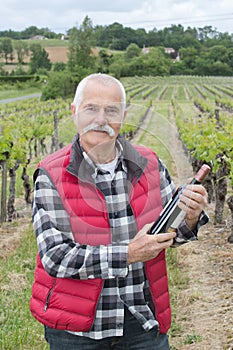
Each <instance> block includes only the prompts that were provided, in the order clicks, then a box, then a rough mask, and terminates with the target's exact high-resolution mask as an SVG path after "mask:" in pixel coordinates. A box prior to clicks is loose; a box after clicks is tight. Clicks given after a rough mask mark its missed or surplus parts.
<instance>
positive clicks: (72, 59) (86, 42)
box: [68, 16, 95, 72]
mask: <svg viewBox="0 0 233 350" xmlns="http://www.w3.org/2000/svg"><path fill="white" fill-rule="evenodd" d="M94 45H95V41H94V34H93V27H92V22H91V20H90V18H89V17H88V16H86V17H85V18H84V20H83V23H82V24H81V25H80V27H79V28H76V27H73V28H72V29H70V31H69V54H68V58H69V60H68V67H69V70H70V71H71V72H76V71H78V70H79V67H82V68H86V69H88V68H90V67H93V65H94V61H95V59H94V57H93V55H92V47H93V46H94Z"/></svg>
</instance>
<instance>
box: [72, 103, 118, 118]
mask: <svg viewBox="0 0 233 350" xmlns="http://www.w3.org/2000/svg"><path fill="white" fill-rule="evenodd" d="M99 113H104V116H105V117H106V118H108V119H118V118H121V117H122V104H121V103H113V104H111V105H99V104H94V103H89V104H87V105H84V106H83V107H82V109H81V110H80V111H79V114H81V115H83V116H86V117H95V116H97V115H98V114H99Z"/></svg>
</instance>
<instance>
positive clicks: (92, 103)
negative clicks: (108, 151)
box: [73, 80, 126, 152]
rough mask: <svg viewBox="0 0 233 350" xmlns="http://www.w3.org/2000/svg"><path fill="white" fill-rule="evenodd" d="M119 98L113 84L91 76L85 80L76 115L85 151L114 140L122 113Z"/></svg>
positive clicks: (119, 93) (117, 87) (115, 86)
mask: <svg viewBox="0 0 233 350" xmlns="http://www.w3.org/2000/svg"><path fill="white" fill-rule="evenodd" d="M121 100H122V95H121V90H120V88H119V86H118V85H117V84H113V85H112V86H111V87H109V86H106V85H103V84H101V83H100V82H98V81H94V80H93V81H91V80H90V81H88V82H87V84H86V86H85V88H84V91H83V98H82V101H81V103H80V105H79V107H78V117H77V127H78V132H79V135H80V140H81V143H82V146H83V148H84V149H85V150H86V151H87V152H88V151H89V150H90V149H93V148H94V147H96V146H98V145H106V147H108V145H109V143H115V140H116V138H117V136H118V134H119V131H120V128H121V124H122V121H123V119H124V118H125V115H126V112H125V111H123V106H122V103H121ZM73 108H74V107H73ZM74 113H75V108H74V109H73V114H74Z"/></svg>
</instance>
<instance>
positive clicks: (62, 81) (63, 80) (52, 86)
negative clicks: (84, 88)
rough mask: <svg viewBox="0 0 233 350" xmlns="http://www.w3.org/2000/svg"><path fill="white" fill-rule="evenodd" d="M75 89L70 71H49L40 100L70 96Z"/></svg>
mask: <svg viewBox="0 0 233 350" xmlns="http://www.w3.org/2000/svg"><path fill="white" fill-rule="evenodd" d="M74 91H75V83H74V81H73V77H72V75H71V73H69V72H67V71H61V72H51V73H50V75H49V79H48V81H47V83H46V84H45V85H44V86H43V88H42V95H41V101H47V100H49V99H56V98H59V97H62V98H67V97H70V96H71V95H72V94H73V93H74Z"/></svg>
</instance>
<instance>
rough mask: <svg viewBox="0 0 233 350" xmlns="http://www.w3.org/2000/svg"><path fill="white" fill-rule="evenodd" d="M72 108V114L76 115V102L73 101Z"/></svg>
mask: <svg viewBox="0 0 233 350" xmlns="http://www.w3.org/2000/svg"><path fill="white" fill-rule="evenodd" d="M70 109H71V112H72V115H73V116H74V115H75V112H76V106H75V104H74V103H71V105H70Z"/></svg>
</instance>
